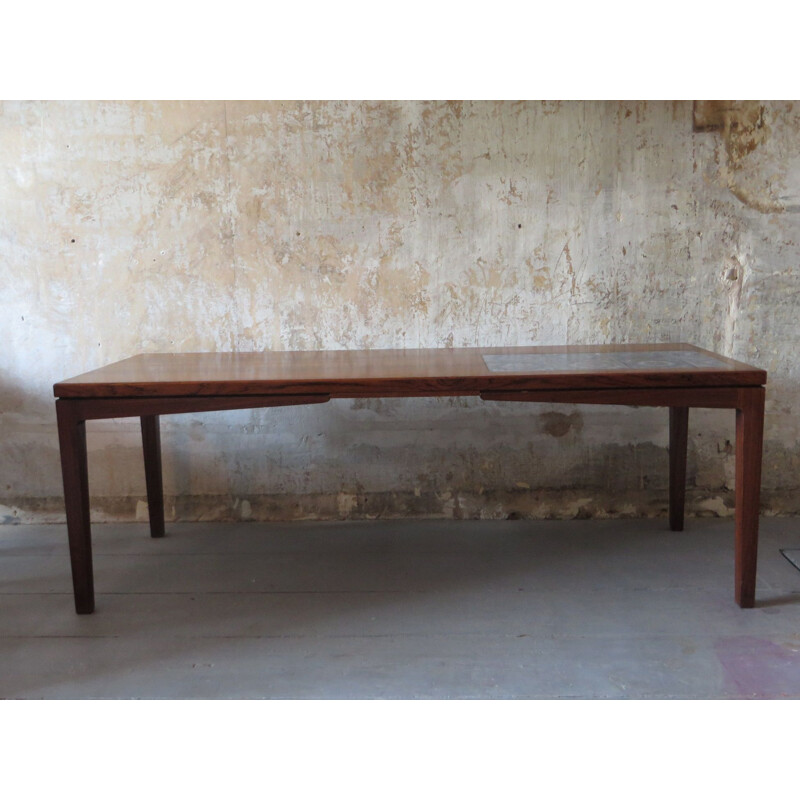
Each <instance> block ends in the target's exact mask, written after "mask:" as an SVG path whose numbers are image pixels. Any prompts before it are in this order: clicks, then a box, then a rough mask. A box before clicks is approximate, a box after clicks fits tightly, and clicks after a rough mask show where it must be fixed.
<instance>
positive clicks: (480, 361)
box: [53, 343, 766, 398]
mask: <svg viewBox="0 0 800 800" xmlns="http://www.w3.org/2000/svg"><path fill="white" fill-rule="evenodd" d="M664 351H683V352H687V351H689V352H694V353H698V354H704V355H705V356H710V357H711V358H710V359H703V360H701V363H708V364H709V365H708V366H703V367H691V366H680V367H679V368H674V367H671V366H669V359H665V358H659V359H655V360H654V361H653V365H652V366H648V364H647V358H646V357H645V358H640V359H637V360H636V361H635V363H636V364H637V368H624V369H622V368H619V367H613V368H607V369H603V368H598V366H593V367H591V368H587V369H553V368H552V364H553V363H554V362H553V360H552V359H550V360H549V361H548V362H546V363H548V364H549V365H551V366H550V367H548V368H547V369H531V367H530V366H529V365H530V363H531V360H530V359H528V360H527V361H526V364H527V365H528V366H527V368H526V370H523V371H509V370H508V369H504V370H503V371H502V372H493V371H492V370H491V369H490V368H489V367H488V366H487V363H486V361H485V360H484V356H486V355H489V356H516V355H525V354H540V355H558V354H563V355H569V354H581V353H583V354H586V353H598V354H600V353H630V354H634V353H635V354H641V355H645V356H646V354H648V353H662V354H664V355H666V354H665V353H664ZM490 362H491V360H490ZM506 362H507V360H506ZM578 363H580V362H578ZM592 363H593V364H595V365H597V364H602V359H600V360H598V359H594V360H593V361H592ZM629 363H634V362H629ZM765 382H766V373H765V372H764V371H763V370H760V369H757V368H755V367H751V366H749V365H747V364H743V363H741V362H737V361H734V360H732V359H729V358H725V357H723V356H719V355H716V354H714V353H710V352H709V351H707V350H702V349H700V348H697V347H694V346H692V345H688V344H672V343H670V344H661V345H601V346H596V347H592V346H584V345H578V346H562V347H506V348H503V347H495V348H462V349H430V350H328V351H284V352H257V353H151V354H145V355H138V356H133V357H132V358H128V359H125V360H124V361H119V362H117V363H115V364H110V365H109V366H105V367H101V368H100V369H96V370H94V371H92V372H87V373H85V374H83V375H79V376H77V377H74V378H69V379H68V380H64V381H61V382H59V383H57V384H55V386H54V387H53V388H54V394H55V396H56V397H63V398H78V397H83V398H100V397H196V396H217V397H219V396H222V395H268V394H326V395H329V396H330V397H391V396H437V395H439V396H452V395H459V394H462V395H469V394H479V393H480V392H482V391H499V390H511V391H524V390H530V391H532V390H536V389H593V388H598V389H614V388H637V387H638V388H658V387H664V388H666V387H687V388H689V387H702V386H709V387H712V386H713V387H716V386H760V385H762V384H764V383H765Z"/></svg>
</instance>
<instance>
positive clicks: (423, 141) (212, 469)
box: [0, 102, 800, 522]
mask: <svg viewBox="0 0 800 800" xmlns="http://www.w3.org/2000/svg"><path fill="white" fill-rule="evenodd" d="M715 113H716V116H715V117H714V119H715V120H716V121H717V124H716V129H714V130H710V131H707V132H701V131H696V130H694V129H693V120H694V121H696V119H697V114H696V109H693V106H692V104H691V103H689V102H676V103H666V102H635V103H634V102H587V103H579V102H562V103H537V102H524V103H507V102H457V103H444V102H372V103H366V102H365V103H358V102H296V103H294V102H195V103H177V102H174V103H173V102H157V103H156V102H152V103H146V102H143V103H138V102H137V103H134V102H120V103H116V102H76V103H60V102H59V103H49V102H27V103H26V102H6V103H3V104H1V105H0V280H1V281H2V286H3V300H4V315H3V317H2V318H0V330H1V331H2V335H3V342H4V347H3V349H2V351H1V352H0V504H1V505H2V507H1V508H0V519H2V520H5V521H9V522H13V521H16V520H23V521H35V520H42V519H48V520H50V519H60V518H61V516H60V515H61V514H62V506H61V500H60V495H61V483H60V472H59V463H58V447H57V437H56V429H55V415H54V408H53V401H52V384H53V383H54V382H56V381H57V380H60V379H62V378H65V377H69V376H71V375H73V374H78V373H80V372H83V371H86V370H88V369H92V368H94V367H97V366H100V365H102V364H104V363H108V362H111V361H114V360H117V359H120V358H124V357H127V356H129V355H132V354H135V353H137V352H158V351H214V350H229V349H233V350H259V349H269V350H297V349H319V348H323V349H331V348H362V347H370V348H382V347H448V346H449V347H458V346H473V345H504V344H508V345H525V344H565V343H569V344H586V343H610V342H623V343H624V342H634V341H641V342H669V341H688V342H692V343H694V344H697V345H700V346H703V347H707V348H709V349H712V350H717V351H719V352H722V353H724V354H726V355H729V356H732V357H734V358H740V359H742V360H745V361H749V362H751V363H754V364H757V365H758V366H761V367H763V368H765V369H767V370H768V371H769V373H770V384H769V388H768V394H767V427H766V445H765V462H764V502H765V508H766V510H767V511H768V512H770V513H793V512H797V511H798V510H800V509H798V504H797V497H800V492H798V488H800V487H798V484H800V423H799V422H798V419H800V415H798V410H800V409H798V406H799V405H800V397H798V385H800V366H799V365H798V361H797V359H796V355H795V353H796V350H797V340H798V327H797V314H798V308H800V234H798V228H797V225H798V223H797V219H798V218H797V216H796V212H797V211H798V210H800V107H798V106H797V105H796V104H793V103H789V102H785V103H784V102H752V103H739V104H728V105H726V106H725V107H724V108H722V109H717V110H716V112H715ZM693 114H694V117H693ZM707 127H712V128H713V127H714V126H710V125H709V126H707ZM88 427H89V447H90V482H91V487H92V494H93V501H92V502H93V509H94V513H95V515H96V516H97V518H99V519H136V518H141V517H142V516H143V515H144V514H145V512H146V507H144V508H143V506H142V505H141V504H142V503H144V498H143V494H144V476H143V471H142V466H141V463H140V459H141V454H140V451H139V447H140V443H139V433H138V429H137V428H136V426H135V424H134V422H133V421H131V420H118V421H98V422H92V423H89V426H88ZM733 439H734V435H733V417H732V414H729V413H727V412H721V411H698V412H693V414H692V417H691V420H690V459H689V480H690V491H689V510H690V512H693V513H700V514H705V513H715V514H720V513H728V511H729V509H730V507H731V505H732V495H731V491H732V487H733V458H734V456H733V453H732V451H730V450H729V448H728V447H727V446H726V444H725V443H726V442H730V441H733ZM163 440H164V441H163V449H164V481H165V492H166V494H167V496H168V507H169V508H171V509H172V510H171V511H170V512H169V513H171V514H172V515H173V517H174V518H177V519H200V518H202V519H223V518H224V519H271V518H291V519H295V518H308V517H313V518H328V517H333V518H351V517H369V516H375V515H377V516H381V515H383V516H391V515H410V516H442V515H449V516H485V517H494V518H503V517H507V516H509V515H516V516H537V517H548V516H576V515H577V516H598V515H599V516H602V515H612V516H613V515H625V514H629V515H636V514H642V515H652V514H660V513H664V511H665V509H666V469H667V468H666V464H667V461H666V446H667V441H668V436H667V414H666V411H663V410H662V411H659V410H652V409H650V410H646V409H638V410H634V409H628V408H613V407H603V408H601V407H575V408H570V407H561V406H559V407H547V406H530V407H525V406H522V407H520V404H491V405H486V406H484V405H483V404H482V403H481V401H479V400H476V399H467V398H453V399H442V400H432V399H428V400H424V399H420V400H402V401H400V400H369V401H366V400H359V401H347V402H345V401H337V402H332V403H330V404H327V405H326V406H325V407H319V408H316V407H308V408H302V407H292V408H287V409H267V410H253V411H240V412H225V413H218V414H208V415H198V416H195V415H187V416H178V417H167V418H165V420H164V423H163Z"/></svg>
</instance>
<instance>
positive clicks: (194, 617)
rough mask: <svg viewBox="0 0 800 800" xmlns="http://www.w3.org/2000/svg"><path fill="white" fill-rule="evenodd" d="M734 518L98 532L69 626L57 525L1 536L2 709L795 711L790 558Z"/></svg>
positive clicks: (767, 530)
mask: <svg viewBox="0 0 800 800" xmlns="http://www.w3.org/2000/svg"><path fill="white" fill-rule="evenodd" d="M732 531H733V522H732V521H731V520H721V519H707V520H694V521H693V522H692V523H691V524H690V525H689V526H687V530H686V531H684V532H681V533H675V532H673V531H670V530H669V529H668V525H667V524H666V520H599V521H598V520H591V521H573V520H570V521H549V522H538V521H529V520H518V521H514V522H507V521H471V520H464V521H455V520H423V521H409V520H380V521H375V522H367V521H359V522H352V521H347V522H304V523H291V524H286V525H281V524H274V523H273V524H265V525H259V524H249V525H246V524H242V523H234V524H231V523H214V524H213V525H205V524H202V523H192V524H184V525H172V526H170V527H169V529H168V531H167V537H166V538H164V539H151V538H150V536H149V532H148V530H147V526H146V525H141V524H139V525H137V524H132V525H122V524H110V525H102V526H97V528H96V531H95V538H96V544H95V573H96V588H97V608H96V611H95V613H94V614H91V615H86V616H79V615H77V614H75V611H74V605H73V598H72V593H71V584H70V573H69V554H68V547H67V537H66V531H65V530H64V526H61V525H41V526H40V525H32V526H24V527H23V526H17V527H11V526H8V527H7V528H6V533H5V535H4V536H3V537H2V538H0V665H1V666H0V698H49V699H80V698H108V699H114V698H164V699H167V698H176V699H183V698H207V699H223V698H243V699H255V698H270V699H278V698H282V699H289V700H292V699H339V698H345V699H397V698H399V699H454V698H460V699H525V698H529V699H549V698H554V699H555V698H584V699H604V698H608V699H706V698H707V699H789V698H791V699H798V698H800V627H799V626H798V618H800V572H798V570H797V569H796V568H795V567H793V566H792V565H791V564H790V563H789V561H788V560H787V559H785V558H784V557H783V556H782V555H781V554H780V549H781V548H797V547H799V546H800V528H798V525H797V524H796V520H795V519H794V518H792V519H789V518H785V519H774V518H773V519H769V520H766V521H765V523H764V526H763V532H762V537H761V543H760V548H759V555H760V564H759V572H758V585H757V592H756V607H755V608H753V609H741V608H739V607H738V606H737V605H736V603H735V602H734V600H733V584H734V581H733V536H732Z"/></svg>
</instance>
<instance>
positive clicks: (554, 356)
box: [483, 350, 729, 372]
mask: <svg viewBox="0 0 800 800" xmlns="http://www.w3.org/2000/svg"><path fill="white" fill-rule="evenodd" d="M483 360H484V363H485V364H486V366H487V368H488V369H489V371H490V372H603V371H613V370H659V369H664V370H685V369H720V368H722V369H728V368H729V367H728V364H726V363H725V362H724V361H722V360H720V359H717V358H714V357H713V356H711V355H708V354H706V353H698V352H694V351H691V350H660V351H658V352H635V351H630V352H617V353H520V354H515V355H485V356H484V357H483Z"/></svg>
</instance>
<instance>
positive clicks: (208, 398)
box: [53, 344, 767, 614]
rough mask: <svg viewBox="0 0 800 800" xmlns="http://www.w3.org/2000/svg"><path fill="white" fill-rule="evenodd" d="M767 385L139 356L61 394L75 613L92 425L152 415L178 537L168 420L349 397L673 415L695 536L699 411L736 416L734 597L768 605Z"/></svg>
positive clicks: (419, 361) (339, 358) (422, 363)
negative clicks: (761, 558) (692, 415)
mask: <svg viewBox="0 0 800 800" xmlns="http://www.w3.org/2000/svg"><path fill="white" fill-rule="evenodd" d="M766 380H767V374H766V372H765V371H764V370H761V369H757V368H755V367H752V366H748V365H747V364H743V363H741V362H738V361H733V360H732V359H729V358H725V357H723V356H720V355H717V354H715V353H712V352H710V351H707V350H702V349H700V348H698V347H694V346H692V345H689V344H657V345H604V346H562V347H494V348H463V349H432V350H335V351H323V352H305V351H303V352H263V353H153V354H146V355H137V356H133V357H132V358H128V359H125V360H124V361H119V362H117V363H115V364H110V365H109V366H106V367H102V368H100V369H97V370H94V371H92V372H87V373H85V374H84V375H79V376H78V377H75V378H70V379H69V380H65V381H61V382H60V383H57V384H55V386H54V387H53V390H54V394H55V396H56V398H58V399H57V400H56V413H57V417H58V436H59V445H60V450H61V470H62V475H63V480H64V499H65V503H66V512H67V532H68V537H69V550H70V560H71V565H72V580H73V588H74V593H75V609H76V611H77V612H78V613H79V614H90V613H92V611H94V582H93V573H92V544H91V527H90V515H89V480H88V466H87V452H86V425H85V423H86V421H87V420H92V419H109V418H115V417H140V418H141V427H142V446H143V450H144V466H145V479H146V485H147V503H148V508H149V515H150V533H151V536H153V537H161V536H163V535H164V498H163V489H162V479H161V443H160V434H159V417H160V416H161V415H163V414H182V413H195V412H203V411H222V410H228V409H239V408H267V407H272V406H287V405H302V404H308V403H325V402H327V401H328V400H331V399H336V398H366V397H447V396H457V395H461V396H477V397H480V398H482V399H483V400H484V401H488V402H497V401H503V402H507V401H510V402H523V403H587V404H620V405H634V406H660V407H666V408H669V524H670V527H671V528H672V530H682V529H683V518H684V500H685V487H686V447H687V430H688V418H689V409H690V408H731V409H735V410H736V497H735V502H736V516H735V576H734V589H735V592H734V596H735V599H736V602H737V603H738V604H739V605H740V606H741V607H742V608H751V607H752V606H753V605H754V603H755V581H756V558H757V548H758V516H759V496H760V490H761V451H762V438H763V426H764V384H765V383H766Z"/></svg>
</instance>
